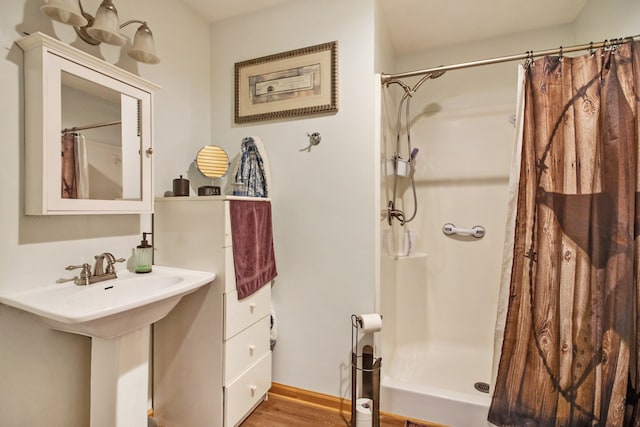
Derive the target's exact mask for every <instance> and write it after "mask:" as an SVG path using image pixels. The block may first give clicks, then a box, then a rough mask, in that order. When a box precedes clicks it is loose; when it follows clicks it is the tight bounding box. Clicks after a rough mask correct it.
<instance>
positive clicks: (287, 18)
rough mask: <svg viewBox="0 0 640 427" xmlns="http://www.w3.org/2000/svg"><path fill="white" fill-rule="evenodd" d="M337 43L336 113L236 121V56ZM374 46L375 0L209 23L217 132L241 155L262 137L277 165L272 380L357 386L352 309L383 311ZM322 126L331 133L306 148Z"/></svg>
mask: <svg viewBox="0 0 640 427" xmlns="http://www.w3.org/2000/svg"><path fill="white" fill-rule="evenodd" d="M333 40H337V41H338V69H339V81H338V84H339V112H338V113H337V114H332V115H325V116H317V117H307V118H297V119H291V120H282V121H271V122H257V123H254V124H245V125H235V124H234V123H233V71H234V63H235V62H239V61H243V60H248V59H252V58H257V57H261V56H265V55H269V54H274V53H279V52H284V51H288V50H292V49H298V48H302V47H306V46H311V45H315V44H319V43H324V42H329V41H333ZM373 44H374V5H373V3H372V2H370V1H367V0H353V1H349V2H344V1H341V0H324V1H322V2H318V1H313V0H302V1H296V2H292V3H289V4H284V5H282V6H280V7H275V8H272V9H268V10H264V11H261V12H258V13H255V14H251V15H245V16H242V17H239V18H234V19H229V20H226V21H223V22H218V23H214V24H213V25H212V28H211V45H212V49H211V60H212V82H211V87H212V117H213V120H212V128H211V133H212V135H213V138H212V140H213V141H214V142H215V143H217V144H219V145H221V146H223V147H224V148H225V149H226V150H227V151H228V152H229V153H230V154H231V156H232V157H233V156H234V155H235V154H237V153H238V151H239V148H240V142H241V139H242V138H243V137H244V136H248V135H255V136H258V137H260V138H261V139H262V140H263V142H264V145H265V147H266V150H267V152H268V157H269V163H270V167H271V175H272V180H273V192H272V195H271V197H272V205H273V226H274V243H275V252H276V260H277V265H278V277H277V279H276V281H275V285H274V288H273V303H274V306H275V308H276V310H277V314H278V323H279V339H278V343H277V346H276V348H275V351H274V355H273V360H274V368H273V380H274V381H275V382H279V383H284V384H287V385H291V386H295V387H301V388H304V389H310V390H314V391H317V392H323V393H328V394H332V395H335V396H337V395H341V394H342V395H344V394H345V393H347V392H348V390H349V389H348V387H349V384H348V382H349V377H350V369H349V352H350V339H351V338H350V333H351V322H350V315H351V314H352V313H360V312H370V311H372V310H373V299H374V294H373V292H374V275H375V265H376V259H375V255H374V236H375V227H376V226H377V222H376V220H377V217H376V204H375V203H376V201H375V200H376V199H375V197H376V196H375V192H376V187H375V185H376V184H375V180H374V176H375V173H376V170H375V168H376V162H375V159H374V152H375V149H374V147H375V142H374V129H373V115H374V102H373V90H372V89H373V72H374V50H373V49H374V48H373ZM312 132H320V134H321V136H322V142H321V143H320V144H319V145H318V146H316V147H314V148H313V149H312V150H311V152H306V151H300V149H302V148H305V147H306V146H307V145H308V137H307V133H312Z"/></svg>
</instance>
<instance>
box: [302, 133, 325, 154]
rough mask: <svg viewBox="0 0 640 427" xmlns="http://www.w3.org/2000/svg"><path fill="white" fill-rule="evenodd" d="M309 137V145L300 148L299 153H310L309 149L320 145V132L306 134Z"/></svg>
mask: <svg viewBox="0 0 640 427" xmlns="http://www.w3.org/2000/svg"><path fill="white" fill-rule="evenodd" d="M307 136H308V137H309V145H308V146H307V147H306V148H302V149H300V150H299V151H309V152H310V151H311V147H313V146H316V145H318V144H320V141H321V140H322V137H321V136H320V132H313V133H312V134H308V133H307Z"/></svg>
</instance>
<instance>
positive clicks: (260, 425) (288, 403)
mask: <svg viewBox="0 0 640 427" xmlns="http://www.w3.org/2000/svg"><path fill="white" fill-rule="evenodd" d="M349 424H350V414H349V412H348V411H346V412H344V411H341V410H339V409H333V408H328V407H326V406H321V405H316V404H314V403H310V402H305V401H301V400H298V399H293V398H290V397H286V396H282V395H278V394H272V393H269V398H268V399H267V400H265V401H264V402H262V403H261V404H260V406H258V408H257V409H256V410H255V411H254V412H253V413H252V414H251V415H250V416H249V417H248V418H247V419H246V420H245V421H244V422H243V423H242V424H240V427H298V426H300V427H316V426H317V427H329V426H336V427H347V426H349ZM404 425H405V419H404V418H400V417H396V416H392V415H384V414H383V415H381V416H380V426H381V427H403V426H404Z"/></svg>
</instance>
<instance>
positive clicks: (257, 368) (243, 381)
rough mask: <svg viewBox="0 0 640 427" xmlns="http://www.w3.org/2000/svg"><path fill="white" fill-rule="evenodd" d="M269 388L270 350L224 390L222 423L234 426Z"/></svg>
mask: <svg viewBox="0 0 640 427" xmlns="http://www.w3.org/2000/svg"><path fill="white" fill-rule="evenodd" d="M270 388H271V352H269V353H267V354H266V355H265V356H264V357H263V358H262V359H260V361H259V362H258V363H256V364H255V365H254V366H253V367H252V368H251V369H250V370H249V371H247V372H246V373H245V374H243V375H242V376H241V377H240V378H238V379H237V380H235V381H234V382H233V383H232V384H230V385H229V386H228V387H225V390H224V425H225V426H234V425H236V424H237V423H238V422H239V421H240V420H242V419H243V418H244V417H245V416H246V415H247V412H249V411H250V410H251V408H253V407H254V406H255V405H256V403H258V402H259V401H260V400H261V399H262V397H263V396H264V395H265V394H266V393H267V391H269V389H270Z"/></svg>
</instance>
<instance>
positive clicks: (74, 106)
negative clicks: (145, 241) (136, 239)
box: [17, 33, 159, 215]
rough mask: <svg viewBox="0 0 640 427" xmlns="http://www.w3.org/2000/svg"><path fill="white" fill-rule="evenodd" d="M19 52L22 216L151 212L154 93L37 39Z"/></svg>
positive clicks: (134, 79) (128, 76) (110, 68)
mask: <svg viewBox="0 0 640 427" xmlns="http://www.w3.org/2000/svg"><path fill="white" fill-rule="evenodd" d="M17 43H18V45H19V46H20V47H21V49H22V50H23V51H24V94H25V186H24V188H25V197H24V200H25V213H26V214H27V215H70V214H76V215H78V214H81V215H83V214H118V213H122V214H131V213H151V212H153V177H152V164H153V162H152V159H153V138H152V107H153V92H154V91H155V90H158V89H159V87H158V86H157V85H155V84H153V83H151V82H148V81H147V80H144V79H142V78H140V77H139V76H136V75H135V74H132V73H129V72H128V71H125V70H123V69H121V68H119V67H116V66H115V65H112V64H109V63H107V62H104V61H103V60H101V59H99V58H96V57H94V56H92V55H89V54H87V53H85V52H82V51H80V50H78V49H75V48H73V47H71V46H69V45H68V44H66V43H62V42H60V41H58V40H56V39H54V38H52V37H49V36H47V35H44V34H41V33H33V34H31V35H29V36H27V37H25V38H23V39H21V40H19V41H18V42H17Z"/></svg>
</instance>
